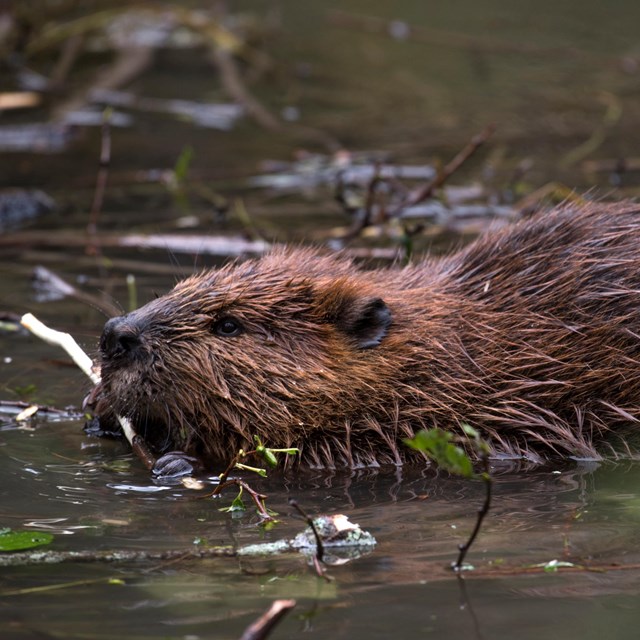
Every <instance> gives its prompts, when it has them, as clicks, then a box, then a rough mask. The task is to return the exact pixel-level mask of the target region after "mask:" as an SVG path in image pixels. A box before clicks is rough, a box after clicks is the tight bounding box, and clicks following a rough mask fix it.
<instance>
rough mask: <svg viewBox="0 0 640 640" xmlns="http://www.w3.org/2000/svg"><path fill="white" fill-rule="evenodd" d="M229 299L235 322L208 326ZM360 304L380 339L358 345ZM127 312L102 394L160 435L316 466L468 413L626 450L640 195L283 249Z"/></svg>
mask: <svg viewBox="0 0 640 640" xmlns="http://www.w3.org/2000/svg"><path fill="white" fill-rule="evenodd" d="M380 300H383V301H384V303H386V307H387V308H388V310H389V311H390V313H391V318H392V320H391V324H390V326H389V327H388V329H386V327H382V326H380V319H379V318H377V317H374V316H372V315H371V313H370V311H371V309H372V308H378V307H379V305H380V304H381V303H380V302H379V301H380ZM372 305H373V307H372ZM228 316H229V317H233V318H235V319H236V320H237V321H239V322H240V323H241V325H242V327H243V331H242V333H241V334H240V335H238V336H236V337H220V336H218V335H215V333H214V332H213V331H212V327H214V326H215V323H216V322H217V321H218V320H219V319H220V318H222V317H228ZM368 322H369V323H371V324H372V325H374V326H373V328H372V329H371V331H372V332H373V334H376V331H377V332H378V334H377V337H378V338H380V337H381V340H380V343H379V344H378V345H377V346H372V345H369V346H368V348H362V344H363V342H362V341H363V339H364V338H368V337H370V335H369V333H368V332H369V330H370V329H369V327H368V326H367V323H368ZM119 330H120V332H124V333H125V334H126V332H127V331H128V332H130V333H131V335H134V336H135V339H136V340H139V341H140V343H139V346H138V347H137V348H136V350H135V353H134V354H127V355H126V356H119V357H116V356H110V355H103V362H102V373H103V385H102V389H101V391H100V394H101V399H100V401H99V403H98V406H97V412H98V413H103V414H105V415H106V414H109V413H110V412H116V413H120V414H124V415H127V416H131V417H132V418H133V421H134V423H135V424H136V425H137V427H138V429H139V431H141V432H142V433H143V434H144V435H145V437H146V438H147V439H148V440H149V441H150V442H151V443H152V444H154V445H155V447H156V448H157V449H158V450H160V451H162V450H169V449H172V448H179V449H181V450H184V451H187V452H190V453H196V454H198V455H200V456H204V457H208V458H216V459H222V460H228V459H229V457H230V456H231V455H233V454H234V453H235V452H236V451H237V450H238V449H239V448H240V447H243V448H246V447H247V446H248V445H249V444H250V443H251V441H252V437H253V436H254V435H258V436H259V437H260V438H261V439H262V440H263V442H264V443H265V444H267V445H268V446H271V447H289V446H296V447H299V448H300V449H301V460H302V461H303V463H306V464H310V465H313V466H349V467H356V466H361V465H371V464H385V463H392V464H401V463H402V462H403V461H405V460H406V459H407V458H408V456H410V455H411V454H410V452H409V451H408V449H407V448H406V447H405V446H404V445H403V444H402V442H401V441H402V438H405V437H407V436H410V435H412V434H413V433H414V432H415V431H416V430H418V429H419V428H421V427H432V426H440V427H443V428H446V429H453V430H457V429H459V426H460V425H461V424H462V423H465V422H466V423H469V424H471V425H473V426H475V427H477V428H480V429H481V431H482V432H483V433H484V434H485V436H487V437H488V438H489V439H490V440H491V442H492V445H493V447H494V450H495V452H496V454H497V455H507V456H525V457H527V458H528V459H532V460H541V459H544V458H546V457H548V456H550V455H553V454H561V455H565V456H566V455H572V456H578V457H588V458H593V457H599V455H601V454H610V453H612V452H617V453H619V452H623V453H628V452H629V451H630V450H632V449H633V444H632V441H633V434H634V433H635V432H636V431H638V430H639V427H638V421H639V420H640V206H638V205H635V204H631V203H626V204H616V205H602V204H592V205H587V206H582V207H577V206H574V205H567V206H564V207H561V208H559V209H556V210H555V211H553V212H550V213H546V214H540V215H538V216H536V217H534V218H533V219H532V220H529V221H523V222H520V223H518V224H515V225H513V226H511V227H508V228H505V229H502V230H500V231H496V232H493V233H489V234H487V235H484V236H482V237H481V238H479V239H478V240H477V241H475V242H474V243H473V244H471V245H470V246H468V247H467V248H465V249H463V250H462V251H460V252H458V253H455V254H453V255H451V256H448V257H445V258H442V259H438V260H435V259H430V260H426V261H423V262H419V263H417V264H415V265H412V266H409V267H407V268H404V269H393V268H392V269H382V270H375V271H366V270H361V269H359V268H357V267H356V266H354V265H353V264H352V263H351V262H350V261H349V260H347V259H345V258H343V257H339V256H337V257H336V256H325V255H321V254H320V253H318V252H316V251H314V250H310V249H284V250H282V249H280V250H276V251H274V252H273V253H270V254H268V255H266V256H264V257H263V258H261V259H258V260H250V261H247V262H243V263H234V264H231V265H229V266H227V267H225V268H222V269H220V270H215V271H208V272H205V273H203V274H200V275H197V276H193V277H191V278H189V279H187V280H185V281H183V282H181V283H179V284H178V285H177V286H176V287H175V288H174V289H173V290H172V291H171V292H169V293H168V294H166V295H165V296H163V297H161V298H159V299H157V300H154V301H152V302H150V303H149V304H147V305H146V306H144V307H142V308H141V309H139V310H137V311H135V312H133V313H132V314H129V315H127V316H124V318H123V319H122V320H121V321H120V326H119ZM363 336H364V338H363ZM374 337H375V335H374Z"/></svg>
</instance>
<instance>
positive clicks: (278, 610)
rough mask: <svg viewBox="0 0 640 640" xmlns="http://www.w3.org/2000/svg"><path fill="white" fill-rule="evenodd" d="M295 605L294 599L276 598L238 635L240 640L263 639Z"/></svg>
mask: <svg viewBox="0 0 640 640" xmlns="http://www.w3.org/2000/svg"><path fill="white" fill-rule="evenodd" d="M295 606H296V601H295V600H276V601H275V602H273V603H272V604H271V606H270V607H269V609H268V610H267V611H266V612H265V613H263V614H262V615H261V616H260V617H259V618H258V619H257V620H256V621H255V622H254V623H253V624H250V625H249V626H248V627H247V628H246V629H245V632H244V633H243V634H242V636H240V640H263V639H264V638H266V637H267V636H268V635H269V634H270V633H271V631H272V629H273V628H274V627H275V626H276V625H277V624H278V622H280V620H281V619H282V618H283V617H284V616H285V615H286V614H287V613H288V612H289V611H290V610H291V609H293V607H295Z"/></svg>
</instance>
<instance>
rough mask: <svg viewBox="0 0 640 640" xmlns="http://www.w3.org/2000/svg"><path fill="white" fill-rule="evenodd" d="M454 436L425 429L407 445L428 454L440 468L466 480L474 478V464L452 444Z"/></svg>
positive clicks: (408, 441)
mask: <svg viewBox="0 0 640 640" xmlns="http://www.w3.org/2000/svg"><path fill="white" fill-rule="evenodd" d="M453 438H454V436H453V435H452V434H451V433H449V432H448V431H444V430H442V429H423V430H422V431H418V433H416V435H415V436H414V437H413V438H411V439H407V440H405V443H406V444H407V445H408V446H409V447H411V448H412V449H415V450H416V451H420V452H422V453H424V454H426V455H427V456H428V457H429V458H431V459H432V460H433V461H434V462H435V463H436V464H437V465H438V466H439V467H442V468H443V469H445V470H446V471H448V472H449V473H453V474H455V475H458V476H462V477H464V478H472V477H473V476H474V472H473V463H472V462H471V459H470V458H469V456H468V455H467V454H466V453H465V452H464V450H463V449H462V448H461V447H459V446H457V445H456V444H455V443H454V442H452V440H453Z"/></svg>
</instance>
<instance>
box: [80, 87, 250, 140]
mask: <svg viewBox="0 0 640 640" xmlns="http://www.w3.org/2000/svg"><path fill="white" fill-rule="evenodd" d="M89 99H90V100H91V101H92V102H94V103H100V104H103V105H109V106H112V107H120V108H123V107H127V108H129V109H137V110H139V111H146V112H155V113H168V114H171V115H174V116H178V117H180V118H186V119H188V120H190V121H191V122H193V124H195V125H198V126H201V127H207V128H210V129H221V130H223V131H229V130H230V129H232V128H233V126H234V125H235V123H236V121H237V120H238V119H239V118H241V117H243V116H244V113H245V110H244V107H242V106H241V105H238V104H235V103H204V102H195V101H192V100H162V99H160V98H145V97H138V96H136V95H134V94H133V93H129V92H126V91H112V90H107V89H96V90H94V91H92V92H91V93H90V95H89Z"/></svg>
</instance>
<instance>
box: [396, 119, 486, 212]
mask: <svg viewBox="0 0 640 640" xmlns="http://www.w3.org/2000/svg"><path fill="white" fill-rule="evenodd" d="M495 130H496V127H495V125H494V124H490V125H488V126H487V127H485V128H484V129H483V130H482V131H481V132H480V133H479V134H477V135H476V136H474V137H473V138H471V140H470V141H469V142H468V144H467V145H466V146H465V147H464V149H462V150H461V151H460V152H458V153H457V154H456V156H455V157H454V158H453V159H452V160H451V161H450V162H449V163H448V164H447V165H445V166H444V167H443V168H442V169H441V170H440V171H439V172H438V174H437V175H436V176H435V177H434V178H433V179H432V180H430V181H429V182H427V184H425V185H424V186H423V187H421V188H420V189H418V190H417V191H415V192H413V193H412V194H410V195H409V197H407V198H406V199H405V200H404V201H403V202H402V203H400V205H398V206H397V207H396V208H395V209H394V210H393V211H392V212H391V213H390V214H389V217H390V218H394V217H398V216H399V215H400V214H401V213H402V211H403V210H404V209H406V208H407V207H413V206H415V205H416V204H419V203H420V202H424V201H425V200H427V199H428V198H430V197H431V196H432V195H433V192H434V191H435V190H436V189H439V188H440V187H441V186H442V185H443V184H444V183H445V182H446V181H447V180H448V179H449V178H450V177H451V176H452V175H453V174H454V173H455V172H456V171H457V170H458V169H459V168H460V167H461V166H462V165H463V164H464V163H465V162H466V161H467V160H468V159H469V158H470V157H471V156H472V155H473V154H474V153H475V152H476V151H477V150H478V149H479V148H480V147H481V146H482V145H483V144H484V143H485V142H486V141H487V140H488V139H489V138H490V137H491V136H492V135H493V133H494V131H495Z"/></svg>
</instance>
